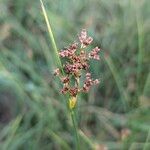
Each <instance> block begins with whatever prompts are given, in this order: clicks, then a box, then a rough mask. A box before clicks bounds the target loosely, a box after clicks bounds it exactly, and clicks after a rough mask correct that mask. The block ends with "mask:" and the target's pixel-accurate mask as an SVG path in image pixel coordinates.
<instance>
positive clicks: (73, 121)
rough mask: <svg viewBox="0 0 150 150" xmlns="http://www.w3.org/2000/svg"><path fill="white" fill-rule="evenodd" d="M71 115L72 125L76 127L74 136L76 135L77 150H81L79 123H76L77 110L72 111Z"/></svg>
mask: <svg viewBox="0 0 150 150" xmlns="http://www.w3.org/2000/svg"><path fill="white" fill-rule="evenodd" d="M70 114H71V119H72V123H73V127H74V134H75V140H76V150H79V149H80V148H79V135H78V131H77V121H76V116H75V110H73V109H72V110H70Z"/></svg>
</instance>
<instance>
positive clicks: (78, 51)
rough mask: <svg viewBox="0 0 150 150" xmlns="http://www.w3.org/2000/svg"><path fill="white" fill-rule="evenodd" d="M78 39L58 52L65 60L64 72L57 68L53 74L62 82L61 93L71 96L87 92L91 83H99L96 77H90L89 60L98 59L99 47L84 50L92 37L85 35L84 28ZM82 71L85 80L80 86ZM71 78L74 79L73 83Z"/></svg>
mask: <svg viewBox="0 0 150 150" xmlns="http://www.w3.org/2000/svg"><path fill="white" fill-rule="evenodd" d="M78 41H79V42H74V43H73V44H71V45H69V46H68V47H67V48H66V49H64V50H61V51H60V52H59V55H60V57H61V58H64V59H65V60H66V61H65V64H64V65H63V70H64V74H62V72H61V70H60V69H59V68H57V69H55V71H54V75H55V76H58V77H59V78H60V80H61V82H62V83H63V88H62V89H61V92H62V94H66V93H69V95H70V96H71V97H76V96H77V94H78V93H79V92H88V91H89V89H90V87H91V86H92V85H96V84H98V83H99V80H98V79H95V80H94V79H92V77H91V73H90V72H89V67H90V65H89V61H90V60H91V59H95V60H99V59H100V58H99V51H100V48H98V47H95V48H94V49H92V50H91V51H90V52H89V53H88V52H87V51H86V48H87V46H89V45H90V44H91V43H92V41H93V38H92V37H90V36H88V35H87V31H86V30H85V29H83V30H82V31H81V33H80V34H79V35H78ZM84 72H85V75H86V77H85V81H84V84H83V85H82V86H81V87H80V85H79V81H80V77H81V76H83V74H84ZM71 80H74V82H73V84H72V82H71Z"/></svg>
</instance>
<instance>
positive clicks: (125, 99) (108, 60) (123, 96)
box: [105, 56, 129, 110]
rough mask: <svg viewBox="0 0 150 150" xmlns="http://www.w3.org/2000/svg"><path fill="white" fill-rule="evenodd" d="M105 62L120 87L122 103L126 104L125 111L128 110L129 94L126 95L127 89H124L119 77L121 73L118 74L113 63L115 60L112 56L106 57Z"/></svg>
mask: <svg viewBox="0 0 150 150" xmlns="http://www.w3.org/2000/svg"><path fill="white" fill-rule="evenodd" d="M105 61H106V63H107V65H108V67H109V69H110V71H111V72H112V75H113V77H114V79H115V82H116V84H117V86H118V90H119V92H120V96H121V99H122V103H123V104H124V110H127V108H128V107H129V96H128V95H127V93H125V89H124V88H123V85H122V81H121V78H120V75H119V73H118V71H117V69H116V67H115V65H114V63H113V60H112V59H111V57H110V56H107V57H105Z"/></svg>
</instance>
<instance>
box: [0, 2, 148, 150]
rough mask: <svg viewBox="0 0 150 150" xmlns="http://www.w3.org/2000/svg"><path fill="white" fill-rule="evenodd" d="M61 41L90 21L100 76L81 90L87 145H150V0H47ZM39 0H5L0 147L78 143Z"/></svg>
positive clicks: (0, 17) (144, 148)
mask: <svg viewBox="0 0 150 150" xmlns="http://www.w3.org/2000/svg"><path fill="white" fill-rule="evenodd" d="M44 4H45V6H46V10H47V13H48V16H49V19H50V23H51V26H52V30H53V33H54V35H55V40H56V44H57V47H58V48H59V49H61V48H63V47H65V46H66V45H68V44H70V42H72V41H74V39H75V36H76V34H77V33H79V32H80V30H81V29H82V28H86V29H87V30H88V32H89V35H90V36H92V37H93V38H94V39H95V43H94V45H98V46H99V47H101V49H102V51H101V61H100V62H98V63H97V62H93V63H92V64H91V68H90V69H91V71H92V73H93V77H97V78H101V84H100V85H99V86H98V87H94V88H93V89H92V90H91V91H90V92H89V93H88V94H85V95H80V97H79V108H78V116H79V117H78V122H79V128H80V129H79V131H78V132H79V135H80V143H81V145H82V150H88V149H89V150H90V149H92V150H93V149H96V150H103V149H104V148H107V149H109V150H149V149H150V72H149V64H150V50H149V49H150V19H149V14H150V1H149V0H44ZM56 63H57V62H56V56H55V54H54V51H53V49H52V46H51V41H50V39H49V36H48V31H47V27H46V24H45V20H44V17H43V14H42V11H41V7H40V1H38V0H32V1H31V0H0V150H27V149H28V150H38V149H39V150H40V149H42V150H50V149H52V150H55V149H56V150H59V149H63V150H69V149H70V150H72V149H74V148H73V146H72V143H74V136H73V131H72V124H71V119H70V117H69V114H68V110H67V107H66V100H65V97H63V96H62V95H61V94H60V92H59V89H60V88H61V85H60V84H59V82H58V80H57V79H55V78H54V77H53V69H54V68H56Z"/></svg>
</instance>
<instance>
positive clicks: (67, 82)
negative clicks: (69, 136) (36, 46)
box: [40, 0, 100, 150]
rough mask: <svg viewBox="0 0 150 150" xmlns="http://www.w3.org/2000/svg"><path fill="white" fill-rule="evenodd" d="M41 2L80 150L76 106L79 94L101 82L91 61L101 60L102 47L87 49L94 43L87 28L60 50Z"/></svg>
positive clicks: (57, 70)
mask: <svg viewBox="0 0 150 150" xmlns="http://www.w3.org/2000/svg"><path fill="white" fill-rule="evenodd" d="M40 2H41V7H42V11H43V14H44V17H45V21H46V24H47V28H48V31H49V35H50V39H51V42H52V46H53V49H54V51H55V54H56V58H57V60H58V68H57V69H55V71H54V75H55V76H57V77H59V78H60V81H61V82H62V84H63V88H62V89H61V93H62V94H64V95H66V94H67V95H68V96H69V98H67V99H68V100H67V103H68V107H69V110H70V115H71V118H72V124H73V127H74V131H75V137H76V149H77V150H79V149H80V147H79V145H80V144H79V136H78V130H77V121H76V116H75V108H76V107H77V95H78V94H79V93H82V92H83V93H87V92H88V91H89V90H90V88H91V86H93V85H96V84H99V79H93V78H92V76H91V73H90V64H89V62H90V61H91V60H92V59H95V60H100V58H99V54H98V53H99V51H100V48H98V47H95V48H93V49H92V50H91V51H90V52H88V51H87V47H88V46H89V45H90V44H92V42H93V38H92V37H90V36H88V35H87V31H86V29H83V30H82V31H81V32H80V34H79V35H78V39H77V40H76V42H74V43H73V44H71V45H69V46H68V47H67V48H65V49H63V50H61V51H60V52H59V51H58V49H57V46H56V43H55V39H54V36H53V33H52V30H51V26H50V23H49V20H48V16H47V13H46V10H45V7H44V4H43V2H42V0H40ZM60 58H62V59H64V61H61V59H60ZM62 62H64V63H62ZM81 77H82V78H85V79H84V81H83V83H82V85H81V83H80V79H81Z"/></svg>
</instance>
